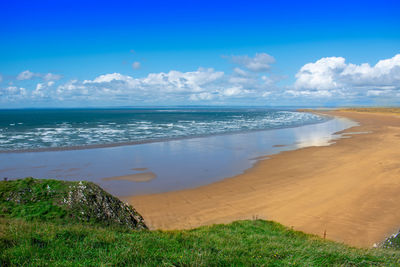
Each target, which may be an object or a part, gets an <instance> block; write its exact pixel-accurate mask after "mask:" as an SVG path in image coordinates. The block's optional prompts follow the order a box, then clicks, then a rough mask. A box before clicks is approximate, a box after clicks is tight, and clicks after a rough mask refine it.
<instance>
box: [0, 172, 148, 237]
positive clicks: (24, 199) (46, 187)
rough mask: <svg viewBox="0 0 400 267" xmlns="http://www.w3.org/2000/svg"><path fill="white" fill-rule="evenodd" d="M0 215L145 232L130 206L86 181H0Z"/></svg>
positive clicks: (142, 221)
mask: <svg viewBox="0 0 400 267" xmlns="http://www.w3.org/2000/svg"><path fill="white" fill-rule="evenodd" d="M0 216H8V217H20V218H24V219H29V220H33V219H38V220H56V219H62V220H63V221H65V222H68V221H75V222H76V221H80V222H90V223H99V224H106V225H119V226H124V227H128V228H130V229H135V230H140V229H147V226H146V224H145V223H144V220H143V218H142V216H141V215H140V214H139V213H138V212H137V211H136V210H135V209H134V208H133V207H131V206H129V205H127V204H125V203H123V202H122V201H121V200H119V199H118V198H116V197H114V196H112V195H111V194H109V193H107V192H106V191H104V190H103V189H102V188H101V187H99V186H98V185H96V184H94V183H91V182H86V181H80V182H67V181H59V180H50V179H33V178H25V179H19V180H12V181H1V182H0Z"/></svg>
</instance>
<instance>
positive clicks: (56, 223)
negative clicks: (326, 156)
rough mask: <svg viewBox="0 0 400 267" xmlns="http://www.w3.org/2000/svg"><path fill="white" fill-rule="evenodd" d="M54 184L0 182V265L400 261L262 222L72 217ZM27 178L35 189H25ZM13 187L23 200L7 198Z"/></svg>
mask: <svg viewBox="0 0 400 267" xmlns="http://www.w3.org/2000/svg"><path fill="white" fill-rule="evenodd" d="M39 181H40V180H39ZM53 182H54V183H55V184H52V185H51V186H50V187H51V188H54V191H53V193H54V194H53V195H52V196H49V195H48V192H49V191H48V187H47V186H44V185H41V184H40V183H39V185H37V184H36V182H32V181H29V180H27V181H25V182H24V180H20V181H19V182H18V183H16V184H14V185H13V184H12V183H10V182H4V183H6V185H4V184H2V183H3V182H0V204H1V203H2V204H1V205H0V207H2V208H3V209H4V208H5V209H8V210H7V212H2V213H1V214H0V266H400V251H398V250H394V249H383V248H376V249H358V248H352V247H349V246H346V245H344V244H339V243H335V242H332V241H328V240H324V239H321V238H319V237H317V236H313V235H308V234H304V233H302V232H297V231H294V230H291V229H288V228H286V227H284V226H282V225H280V224H278V223H275V222H270V221H264V220H252V221H249V220H248V221H237V222H234V223H231V224H228V225H213V226H207V227H200V228H197V229H193V230H182V231H149V230H141V231H134V230H131V229H129V228H128V227H126V226H123V225H118V224H110V225H105V224H102V223H96V222H93V221H87V222H82V221H79V222H78V221H76V220H69V219H68V218H69V216H66V215H63V212H60V211H59V210H55V211H53V210H52V208H46V207H47V206H48V205H50V204H51V205H54V203H55V202H54V199H58V196H59V195H58V193H60V192H61V193H62V194H64V193H65V192H64V190H65V188H66V187H65V184H63V183H64V182H61V181H54V180H53ZM24 183H30V185H31V186H30V187H29V188H31V189H30V190H31V193H32V192H34V191H35V190H37V192H35V194H31V193H26V194H22V195H21V192H24V190H25V191H26V184H25V186H24ZM36 186H37V187H36ZM10 187H11V188H10ZM32 187H36V189H35V190H34V189H33V188H32ZM40 188H42V190H44V191H43V192H42V190H40ZM57 188H58V190H59V191H57V190H56V189H57ZM21 190H22V191H21ZM5 192H8V193H5ZM10 192H19V193H18V194H17V195H15V194H14V195H13V197H14V200H15V199H16V200H18V201H20V203H19V204H15V205H14V204H12V203H11V204H10V203H8V202H10V201H9V200H7V199H9V198H10ZM26 192H29V190H28V191H26ZM46 192H47V193H46ZM32 196H35V197H36V199H35V201H33V200H32ZM39 196H42V197H43V199H38V198H39ZM5 197H6V198H7V199H6V198H5ZM15 197H16V198H15ZM42 202H43V203H44V206H45V207H43V206H42ZM56 202H57V201H56ZM35 203H36V204H35ZM26 205H28V206H29V207H28V206H26ZM35 205H37V206H35ZM38 214H40V216H38ZM49 214H50V215H51V214H52V215H51V216H50V215H49Z"/></svg>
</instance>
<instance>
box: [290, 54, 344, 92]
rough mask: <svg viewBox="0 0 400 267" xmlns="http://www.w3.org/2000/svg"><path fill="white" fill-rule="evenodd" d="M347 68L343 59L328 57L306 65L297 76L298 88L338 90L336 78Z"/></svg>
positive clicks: (296, 83)
mask: <svg viewBox="0 0 400 267" xmlns="http://www.w3.org/2000/svg"><path fill="white" fill-rule="evenodd" d="M345 67H346V64H345V59H344V58H342V57H326V58H321V59H320V60H317V61H316V62H315V63H308V64H306V65H304V66H303V67H302V68H301V69H300V71H299V72H298V73H297V74H296V78H297V80H296V82H295V87H296V88H298V89H299V88H300V89H301V88H305V89H318V90H327V89H332V88H336V87H337V86H338V82H337V81H336V79H335V77H336V76H337V75H338V74H340V72H342V71H343V70H344V69H345Z"/></svg>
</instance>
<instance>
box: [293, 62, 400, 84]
mask: <svg viewBox="0 0 400 267" xmlns="http://www.w3.org/2000/svg"><path fill="white" fill-rule="evenodd" d="M296 78H297V80H296V82H295V88H296V89H300V90H301V89H315V90H331V89H348V90H355V89H382V90H385V89H389V90H392V89H393V88H397V89H400V54H398V55H396V56H394V57H392V58H389V59H385V60H380V61H379V62H378V63H377V64H375V66H370V65H369V64H368V63H364V64H360V65H356V64H352V63H348V64H347V63H346V62H345V59H344V58H343V57H327V58H321V59H320V60H318V61H316V62H314V63H308V64H306V65H304V66H303V67H302V68H301V69H300V71H299V72H298V73H297V74H296Z"/></svg>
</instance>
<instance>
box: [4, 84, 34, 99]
mask: <svg viewBox="0 0 400 267" xmlns="http://www.w3.org/2000/svg"><path fill="white" fill-rule="evenodd" d="M26 96H27V91H26V89H25V88H23V87H18V86H8V87H5V88H1V87H0V101H4V102H14V101H18V100H20V99H23V98H25V97H26Z"/></svg>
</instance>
